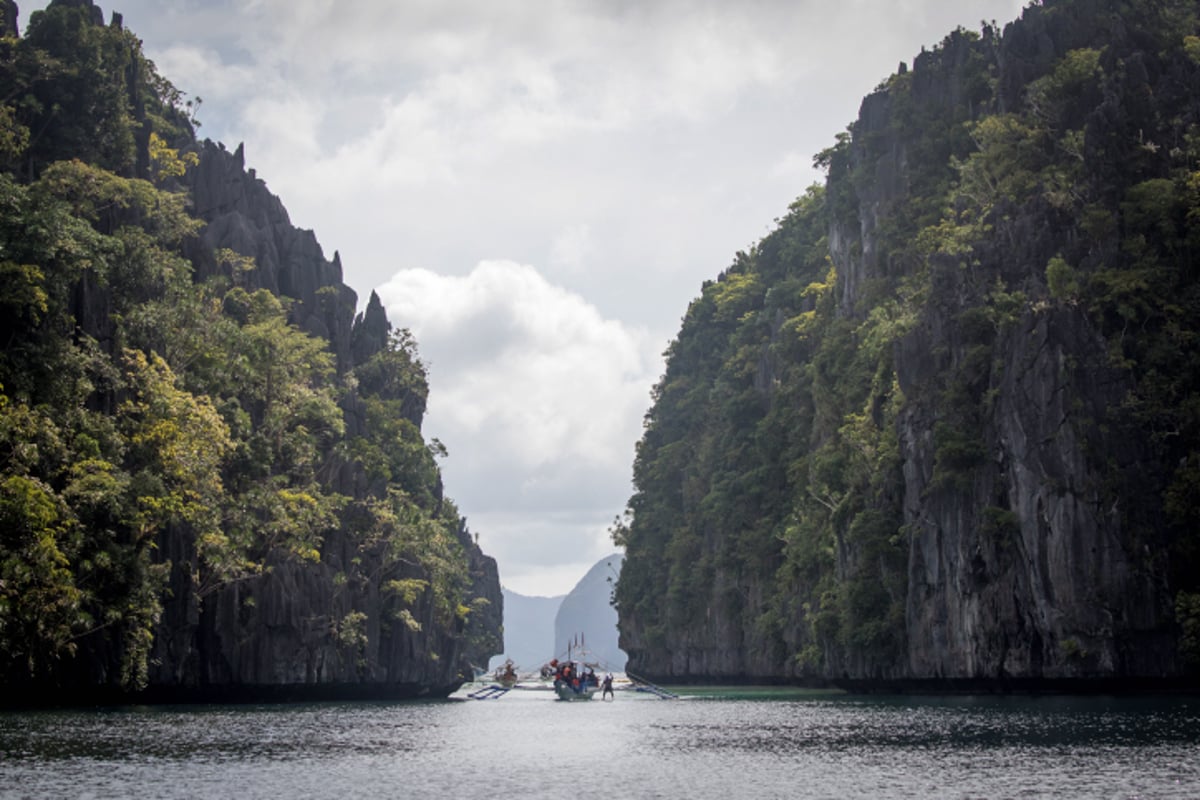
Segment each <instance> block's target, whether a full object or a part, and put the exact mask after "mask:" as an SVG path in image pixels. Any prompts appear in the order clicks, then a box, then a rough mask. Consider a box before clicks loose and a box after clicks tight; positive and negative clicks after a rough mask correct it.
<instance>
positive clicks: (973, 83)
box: [617, 0, 1200, 689]
mask: <svg viewBox="0 0 1200 800" xmlns="http://www.w3.org/2000/svg"><path fill="white" fill-rule="evenodd" d="M1198 33H1200V30H1198V29H1197V19H1196V10H1195V8H1194V7H1193V6H1191V5H1189V4H1186V3H1171V2H1168V3H1165V4H1152V3H1132V4H1121V5H1119V6H1118V5H1117V4H1112V3H1105V2H1090V1H1089V0H1075V1H1073V0H1060V2H1045V3H1042V4H1038V5H1036V6H1031V7H1030V8H1028V9H1026V11H1025V12H1024V15H1023V17H1022V18H1021V19H1020V20H1018V21H1016V22H1014V23H1012V24H1010V25H1009V26H1007V27H1006V28H1005V30H1004V32H1003V34H1001V32H1000V30H999V29H998V28H996V27H995V26H986V27H985V28H984V29H983V30H982V31H981V32H980V33H978V34H976V33H971V32H967V31H963V30H959V31H956V32H954V33H952V34H951V35H950V36H948V37H947V38H946V40H945V41H944V42H942V43H941V44H940V45H939V46H938V47H936V48H934V49H932V50H927V51H923V52H922V53H921V54H920V55H919V56H918V57H917V58H916V59H915V60H914V62H913V66H912V69H911V70H909V69H907V67H905V66H904V65H902V67H901V69H900V71H899V72H898V73H897V74H896V75H893V76H891V77H890V78H889V79H887V80H886V81H884V82H883V83H882V84H881V85H880V87H879V89H878V90H877V91H876V92H875V93H873V94H872V95H870V96H869V97H867V98H866V99H865V100H864V101H863V103H862V107H861V111H860V114H859V117H858V119H857V121H856V122H855V123H854V124H853V125H852V126H851V127H850V130H849V133H848V134H847V135H845V136H843V137H840V138H839V140H838V142H837V144H836V145H835V146H833V147H831V148H830V149H829V150H828V151H825V152H823V153H821V154H819V155H818V157H817V161H818V163H819V164H821V165H823V166H824V167H825V168H826V169H827V170H828V179H827V182H826V185H825V186H824V187H814V188H813V189H811V190H810V191H809V192H808V193H807V194H806V195H805V196H803V197H801V198H800V199H799V200H798V201H797V202H796V203H795V204H794V205H793V206H792V208H791V209H790V212H791V213H790V214H789V215H788V216H787V217H785V218H784V219H783V220H781V221H780V225H779V228H778V229H777V230H776V231H775V232H774V233H772V234H771V235H770V236H768V237H766V238H765V239H764V240H763V241H762V242H761V243H759V245H757V246H756V247H755V248H754V249H753V250H752V251H751V252H749V253H739V254H738V256H737V258H736V259H735V261H734V263H733V264H732V265H731V266H730V267H729V269H728V270H726V271H725V272H724V273H723V274H722V275H721V276H720V278H719V279H718V280H717V281H715V282H711V283H708V284H706V285H705V287H704V291H703V293H702V295H701V297H700V298H699V299H697V300H696V301H695V302H694V303H693V304H692V306H691V308H689V310H688V314H687V316H686V317H685V319H684V324H683V327H682V328H681V330H680V333H679V336H678V338H677V339H676V341H675V342H674V343H673V344H672V346H671V349H670V350H669V351H668V366H667V372H666V375H665V376H664V378H663V381H662V383H660V385H659V386H658V387H657V390H656V394H655V406H654V408H653V409H652V410H651V413H650V415H649V416H648V424H647V431H646V435H645V437H644V439H643V441H642V442H641V444H640V446H639V450H638V460H637V463H636V465H635V485H636V488H637V492H636V493H635V495H634V497H633V498H632V499H631V501H630V506H629V510H630V517H629V519H628V521H627V525H625V526H624V527H622V528H621V529H620V530H618V531H617V540H618V542H619V543H622V544H624V545H625V546H626V547H627V560H626V563H625V567H624V571H623V573H622V578H621V582H620V586H619V589H618V593H617V599H618V602H619V609H620V618H621V633H622V639H621V642H622V647H623V648H624V649H625V650H626V651H627V652H628V653H629V656H630V664H629V668H630V669H631V670H633V671H635V672H639V673H645V674H648V675H650V676H653V677H657V678H660V679H675V680H688V679H691V680H713V679H716V680H747V679H751V680H772V681H775V680H778V681H796V680H807V681H837V682H841V683H844V684H845V685H853V686H859V687H863V686H939V687H947V686H964V687H985V688H986V687H1014V686H1029V687H1034V686H1046V685H1053V686H1058V687H1062V688H1069V687H1100V686H1103V687H1105V688H1117V689H1120V688H1135V687H1143V688H1145V687H1154V686H1163V685H1180V682H1186V681H1188V680H1190V678H1188V677H1187V676H1189V675H1194V674H1195V673H1194V670H1195V669H1196V667H1197V666H1198V665H1200V648H1198V647H1197V645H1196V642H1197V641H1200V638H1197V634H1198V633H1200V615H1198V612H1200V603H1197V602H1196V601H1197V598H1198V595H1197V594H1196V592H1197V589H1198V588H1200V587H1198V585H1197V579H1196V577H1195V574H1196V569H1195V568H1196V567H1197V566H1198V565H1200V562H1197V560H1196V555H1197V552H1198V551H1197V547H1196V542H1195V536H1194V532H1193V531H1194V525H1193V522H1194V519H1195V514H1196V501H1195V493H1194V487H1195V485H1196V482H1195V464H1196V463H1197V462H1196V459H1197V453H1200V427H1198V426H1197V425H1196V424H1195V420H1194V418H1193V416H1192V415H1191V413H1190V412H1188V411H1186V410H1185V409H1186V408H1188V407H1190V404H1191V403H1194V402H1196V398H1197V396H1198V395H1197V386H1200V380H1198V378H1200V369H1198V365H1197V364H1196V363H1195V359H1193V358H1192V356H1191V355H1190V352H1191V350H1190V345H1189V344H1188V342H1191V341H1192V339H1193V337H1195V336H1196V335H1197V331H1200V318H1198V315H1197V306H1196V300H1197V291H1198V286H1197V282H1196V280H1195V277H1194V276H1195V267H1194V265H1195V258H1196V256H1195V253H1196V252H1198V251H1197V250H1196V249H1195V246H1196V244H1197V242H1198V239H1197V235H1196V227H1195V224H1196V219H1197V218H1198V217H1197V214H1196V208H1197V205H1196V202H1197V195H1196V194H1195V192H1194V188H1189V187H1193V181H1194V175H1195V172H1194V170H1195V169H1196V165H1197V163H1198V161H1197V158H1198V157H1200V151H1197V149H1196V148H1195V146H1194V143H1195V141H1196V140H1195V139H1194V138H1192V137H1194V136H1195V135H1196V133H1197V132H1198V131H1200V95H1198V94H1197V91H1196V87H1197V86H1198V85H1200V83H1197V78H1198V77H1200V48H1198V47H1197V44H1196V43H1197V42H1198V41H1200V39H1197V34H1198Z"/></svg>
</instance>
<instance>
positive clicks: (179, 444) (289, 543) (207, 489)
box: [0, 2, 472, 689]
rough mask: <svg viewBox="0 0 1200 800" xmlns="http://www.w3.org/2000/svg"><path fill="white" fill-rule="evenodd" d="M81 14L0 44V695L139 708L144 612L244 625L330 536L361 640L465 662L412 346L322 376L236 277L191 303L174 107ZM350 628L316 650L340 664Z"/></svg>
mask: <svg viewBox="0 0 1200 800" xmlns="http://www.w3.org/2000/svg"><path fill="white" fill-rule="evenodd" d="M98 13H99V12H98V10H97V9H96V8H95V7H92V6H91V5H90V4H87V3H68V2H53V3H51V4H50V6H49V7H48V8H47V9H46V10H45V11H41V12H35V13H34V14H33V16H32V18H31V19H30V21H29V25H28V29H27V31H26V34H25V36H24V37H23V38H17V37H16V36H14V35H13V32H12V31H7V32H5V35H4V37H3V38H2V39H0V86H3V87H4V90H3V95H2V96H0V168H3V171H0V304H2V309H0V340H2V341H3V350H2V353H0V680H3V681H4V682H6V683H8V684H10V685H15V684H21V683H28V682H33V683H34V684H37V685H52V684H54V683H55V682H60V681H64V680H67V679H68V678H71V679H79V678H81V677H82V679H83V680H85V681H88V682H95V683H98V684H107V685H118V684H119V685H120V686H122V687H125V688H127V689H137V688H141V687H144V686H145V685H146V683H147V679H148V678H147V674H148V659H149V654H150V652H151V649H152V645H153V642H154V637H155V634H156V626H157V624H158V623H159V620H160V617H161V616H162V614H163V609H164V603H176V604H181V605H183V606H185V607H203V604H204V602H205V601H206V599H207V598H209V597H210V596H212V595H213V594H214V593H216V592H220V591H221V590H222V589H224V588H225V587H229V586H232V585H235V584H241V585H242V586H243V587H244V588H243V591H242V592H241V594H240V595H239V597H240V601H239V602H241V604H242V608H243V613H244V614H245V615H251V614H253V613H254V591H255V590H254V587H255V586H256V585H258V584H257V582H258V581H260V580H261V579H262V578H263V577H264V576H267V575H269V574H270V573H271V572H272V571H274V570H279V569H281V568H284V567H286V566H287V565H292V566H293V567H295V566H296V565H299V566H301V567H303V565H306V564H308V565H313V566H314V568H315V567H320V566H321V565H323V564H324V560H325V559H326V558H327V555H328V554H327V553H326V552H325V550H326V548H327V547H328V542H329V537H330V534H331V533H332V532H334V531H337V532H339V533H340V534H341V535H342V537H343V538H348V539H349V541H350V542H351V547H350V551H351V552H350V553H349V555H348V556H346V555H345V554H342V553H339V558H338V560H337V562H336V565H337V566H336V570H335V571H331V570H332V569H333V568H330V567H328V565H325V566H326V570H325V571H326V572H330V575H329V577H330V579H331V580H332V583H333V585H334V587H335V590H334V591H335V592H354V591H358V595H355V596H366V595H369V594H372V593H374V594H379V595H383V596H384V597H385V601H384V602H385V607H386V608H387V609H388V610H389V611H388V618H387V619H384V620H382V622H380V623H377V624H376V628H375V629H382V630H384V631H387V630H389V628H396V627H397V626H398V628H400V629H403V631H407V632H409V633H414V634H415V633H417V632H420V631H421V630H422V627H423V626H434V627H436V629H437V631H441V632H443V634H448V635H450V636H452V637H453V636H459V637H461V636H462V635H464V633H463V632H464V630H465V629H466V628H465V620H466V619H467V617H468V615H469V614H470V613H471V610H472V600H471V596H470V594H469V590H470V588H471V587H470V576H469V575H468V560H467V555H466V553H465V551H464V541H465V540H466V537H465V536H464V533H463V528H462V523H461V520H460V518H459V515H458V513H457V511H456V509H455V507H454V505H453V504H452V503H451V502H450V501H449V500H448V499H446V498H444V497H443V496H442V491H441V482H440V477H439V471H438V468H437V464H436V461H435V456H436V455H438V454H439V452H441V451H440V445H438V444H437V443H436V442H435V443H434V444H433V445H427V444H426V442H425V441H424V440H423V438H422V436H421V432H420V415H421V413H423V411H424V407H425V397H426V394H427V384H426V376H425V371H424V367H423V365H422V363H421V361H420V359H419V357H418V354H417V350H416V344H415V342H414V341H413V340H412V338H411V337H410V336H408V335H407V333H406V332H395V333H393V334H392V336H391V338H390V341H387V342H384V343H381V347H379V348H377V349H378V352H376V353H375V354H374V355H372V356H370V358H369V359H367V360H366V361H365V363H361V364H340V365H339V364H337V363H336V362H335V358H334V356H333V355H332V353H331V352H330V348H329V342H328V341H326V340H324V339H322V338H318V337H315V336H313V335H310V334H307V333H304V332H302V331H301V330H300V329H298V328H297V327H296V326H295V325H294V324H293V323H292V322H291V321H290V318H289V307H290V305H291V303H292V301H291V300H289V299H288V298H285V297H282V296H277V295H276V294H273V293H271V292H269V291H267V290H265V289H256V290H250V289H247V288H246V287H245V285H244V282H243V281H242V280H240V278H239V276H244V275H245V274H246V273H247V272H248V271H252V270H253V269H254V268H255V265H254V263H253V259H250V258H247V257H246V256H244V255H241V254H238V253H234V252H232V251H226V252H220V253H215V254H207V256H206V257H208V258H209V259H210V260H211V261H213V262H215V263H219V264H222V265H224V266H225V267H226V269H224V270H223V271H222V273H221V274H219V275H218V276H217V277H214V278H212V279H209V280H207V281H205V282H202V283H201V282H197V281H196V280H194V279H193V266H192V264H191V263H190V262H189V260H188V259H186V258H185V257H184V256H183V255H182V253H184V252H185V249H184V247H183V246H184V245H185V244H186V243H188V242H194V241H195V235H196V233H197V231H198V230H199V228H200V227H201V224H202V223H201V222H200V221H198V220H196V219H193V218H192V217H191V216H190V215H189V199H188V195H187V193H186V191H184V186H185V184H184V183H183V182H182V179H183V178H184V176H186V174H187V171H188V170H189V169H192V168H194V167H195V166H196V164H197V156H196V149H197V148H196V146H195V141H194V138H193V125H192V123H193V121H194V120H192V118H191V112H192V110H193V107H194V106H193V104H192V102H191V101H188V100H187V99H186V98H184V96H183V95H182V93H180V92H178V91H177V90H176V89H175V88H174V87H172V86H171V85H170V83H169V82H168V81H166V80H165V79H164V78H162V77H161V76H159V75H158V74H157V72H156V70H155V67H154V65H153V64H152V63H151V62H150V61H149V60H147V59H146V58H145V57H144V56H143V55H142V52H141V48H140V43H139V42H138V40H137V39H136V38H135V37H134V36H133V35H132V34H131V33H130V32H128V31H126V30H124V29H123V28H122V27H121V26H120V25H119V24H116V23H115V22H114V24H112V25H102V24H98V21H97V20H96V19H95V18H94V15H98ZM351 407H354V408H358V407H363V408H365V416H366V424H365V425H360V426H356V428H357V429H355V430H351V429H349V428H348V426H347V423H346V420H345V411H344V409H346V408H351ZM414 410H415V413H414ZM346 475H350V476H351V477H350V479H346V478H345V476H346ZM355 476H357V477H355ZM168 543H169V544H168ZM168 551H170V552H172V553H173V554H174V555H175V560H174V561H172V560H171V558H169V557H168V556H167V554H166V553H167V552H168ZM172 570H174V571H175V572H177V573H182V578H181V579H176V580H174V581H170V580H169V575H170V574H171V572H172ZM356 587H357V589H356ZM368 590H369V591H368ZM181 594H186V596H180V595H181ZM347 607H348V608H350V609H351V610H350V611H349V612H348V613H345V614H339V615H337V616H336V617H334V616H330V617H329V618H327V619H324V620H315V621H313V626H314V628H315V629H317V630H321V631H325V632H326V633H325V634H323V635H328V636H330V637H333V638H335V639H336V641H337V642H338V644H339V645H340V646H341V647H342V649H343V652H344V653H345V654H346V658H347V659H354V658H355V657H356V655H361V653H362V652H363V650H364V647H363V646H364V644H365V639H364V637H365V636H366V635H367V634H366V632H365V631H366V622H367V620H366V609H364V608H361V607H355V606H354V603H353V602H350V603H349V604H348V605H347ZM432 633H433V631H426V634H427V635H428V634H432ZM397 635H400V634H399V633H398V634H397Z"/></svg>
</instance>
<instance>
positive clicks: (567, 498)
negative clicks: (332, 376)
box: [377, 261, 665, 585]
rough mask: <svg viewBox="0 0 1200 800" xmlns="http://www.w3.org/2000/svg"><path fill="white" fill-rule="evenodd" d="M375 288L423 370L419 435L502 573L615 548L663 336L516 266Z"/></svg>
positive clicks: (410, 278) (420, 272)
mask: <svg viewBox="0 0 1200 800" xmlns="http://www.w3.org/2000/svg"><path fill="white" fill-rule="evenodd" d="M377 291H378V292H379V296H380V299H381V300H382V301H383V304H384V307H385V308H386V309H387V312H388V318H389V319H390V320H391V321H392V323H393V324H394V325H396V326H399V327H406V328H409V329H410V330H411V331H412V332H413V334H414V335H415V336H416V338H417V341H418V343H419V347H420V352H421V356H422V359H423V360H424V361H425V362H426V363H427V364H428V365H429V372H430V402H429V412H428V416H427V419H426V423H425V432H426V435H427V436H436V437H437V438H438V439H440V440H441V441H442V442H443V443H444V444H445V445H446V446H447V448H448V449H449V451H450V457H449V459H447V460H446V461H445V462H443V465H442V468H443V473H444V475H445V478H446V484H447V486H448V487H449V492H450V494H451V495H452V496H453V497H454V499H455V501H456V502H457V503H458V505H459V509H460V511H462V512H463V513H464V514H465V515H466V516H467V517H468V520H469V522H470V524H471V527H472V529H473V530H476V531H478V532H479V533H480V541H481V543H482V544H483V545H484V546H485V550H487V551H488V552H489V553H491V554H493V555H495V556H497V558H498V559H500V560H501V575H502V578H504V577H505V574H506V565H511V566H512V567H513V569H514V575H517V574H520V573H521V572H522V571H524V572H527V573H530V572H532V571H533V570H534V569H535V567H534V565H538V566H537V567H536V569H537V570H539V571H540V570H544V569H545V568H546V565H547V564H549V563H555V562H559V563H560V562H561V561H562V558H563V557H570V556H571V555H574V556H576V558H574V559H570V560H572V561H578V564H580V565H583V568H584V570H585V571H586V567H587V566H589V565H590V563H591V562H592V561H594V560H595V558H599V557H602V556H603V555H604V554H606V553H608V552H611V550H612V544H611V542H609V541H608V534H607V526H608V524H609V523H610V522H611V520H612V519H613V517H615V516H616V515H617V514H618V513H619V512H620V511H621V509H622V508H623V507H624V504H625V501H626V500H627V499H628V496H629V491H630V484H629V476H630V465H631V464H632V460H633V452H634V444H635V442H636V441H637V439H638V437H639V436H640V434H641V421H642V418H643V416H644V414H645V412H646V409H647V408H648V406H649V402H650V398H649V392H650V388H651V387H652V386H653V385H654V382H655V381H656V380H657V379H658V377H659V375H660V374H661V372H662V356H661V353H662V351H663V349H664V347H665V341H663V340H662V339H659V338H655V337H654V336H652V335H651V334H650V333H649V332H647V331H646V330H643V329H639V328H634V327H630V326H628V325H626V324H624V323H622V322H620V321H618V320H613V319H605V318H604V316H603V315H602V314H601V313H600V312H599V311H598V310H597V309H596V308H595V306H593V305H592V304H590V303H589V302H588V301H586V300H585V299H584V298H582V297H581V296H579V295H578V294H575V293H573V292H570V291H568V290H566V289H563V288H562V287H560V286H556V285H554V284H552V283H550V282H549V281H548V280H546V278H544V277H543V276H542V275H541V274H540V273H539V272H538V271H537V270H535V269H534V268H533V267H531V266H528V265H523V264H518V263H515V262H512V261H485V262H481V263H480V264H478V265H477V266H476V267H475V268H474V269H473V270H472V271H471V272H470V273H469V274H467V275H462V276H453V275H439V274H437V273H434V272H432V271H430V270H425V269H407V270H401V271H400V272H398V273H397V274H396V275H395V276H393V278H392V279H391V280H390V281H388V282H387V283H386V284H384V285H383V286H381V287H379V289H378V290H377ZM514 515H515V516H514ZM505 554H508V555H509V556H510V558H508V559H505V558H504V555H505ZM575 566H576V565H574V564H573V565H572V569H574V568H575ZM506 580H509V579H508V578H506ZM518 585H520V584H518Z"/></svg>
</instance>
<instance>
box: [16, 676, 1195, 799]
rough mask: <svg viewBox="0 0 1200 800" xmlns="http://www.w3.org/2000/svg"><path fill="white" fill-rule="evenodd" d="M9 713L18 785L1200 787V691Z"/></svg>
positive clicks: (792, 790)
mask: <svg viewBox="0 0 1200 800" xmlns="http://www.w3.org/2000/svg"><path fill="white" fill-rule="evenodd" d="M464 694H465V693H460V695H459V696H458V697H457V698H455V699H450V700H444V701H431V702H409V703H352V704H317V705H275V706H219V707H217V706H189V707H130V708H111V709H92V710H68V711H44V712H8V713H3V714H0V796H2V797H5V798H7V797H31V798H42V797H54V798H58V797H64V798H91V797H94V798H124V797H137V798H207V797H213V798H226V797H228V798H360V797H361V798H373V797H380V798H383V797H387V798H408V797H411V798H432V797H437V798H442V797H445V798H454V799H455V800H460V799H462V798H556V799H558V798H810V797H811V798H859V797H861V798H912V797H919V798H1018V797H1019V798H1026V797H1046V798H1050V797H1053V798H1200V697H1155V698H1065V697H946V698H937V697H855V696H849V695H837V694H828V693H806V692H798V691H787V690H761V691H754V690H746V689H741V690H710V691H698V690H691V691H690V692H689V691H688V690H683V691H682V694H683V697H682V698H681V699H678V700H660V699H657V698H655V697H653V696H650V695H645V694H639V693H634V692H618V693H617V695H616V697H615V699H613V700H610V701H602V700H599V699H596V700H593V701H591V702H584V703H579V702H575V703H564V702H561V701H558V700H556V699H554V695H553V694H552V693H549V692H539V691H522V690H519V689H517V690H513V691H511V692H508V693H507V694H505V695H503V696H502V697H499V698H497V699H492V700H484V701H476V700H470V699H466V698H465V696H464Z"/></svg>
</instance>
